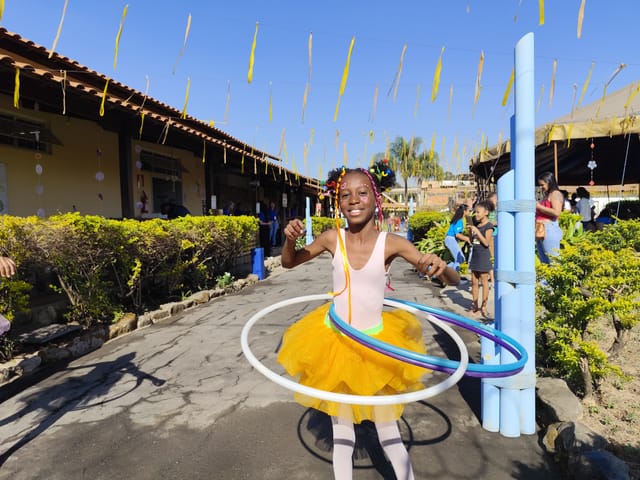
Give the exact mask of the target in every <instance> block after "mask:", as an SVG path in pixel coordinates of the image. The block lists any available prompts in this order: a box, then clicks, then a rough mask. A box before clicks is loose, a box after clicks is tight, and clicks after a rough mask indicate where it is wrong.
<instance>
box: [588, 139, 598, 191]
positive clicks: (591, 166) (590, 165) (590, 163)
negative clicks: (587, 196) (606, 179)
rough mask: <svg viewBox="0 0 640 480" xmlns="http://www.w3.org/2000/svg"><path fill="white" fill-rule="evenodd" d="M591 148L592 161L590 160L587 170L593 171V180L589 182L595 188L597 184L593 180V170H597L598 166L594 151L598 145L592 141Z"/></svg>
mask: <svg viewBox="0 0 640 480" xmlns="http://www.w3.org/2000/svg"><path fill="white" fill-rule="evenodd" d="M589 147H590V148H591V159H590V160H589V163H587V168H588V169H589V170H590V171H591V179H590V180H589V185H591V186H594V185H595V184H596V182H595V181H594V180H593V170H594V169H595V168H597V166H598V164H597V163H596V161H595V160H594V158H593V151H594V150H595V148H596V144H595V143H593V139H591V145H589Z"/></svg>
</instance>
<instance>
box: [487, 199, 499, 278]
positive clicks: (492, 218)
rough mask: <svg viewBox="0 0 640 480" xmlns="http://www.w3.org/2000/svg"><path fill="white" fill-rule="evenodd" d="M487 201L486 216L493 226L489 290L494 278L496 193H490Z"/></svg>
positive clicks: (496, 231) (496, 220)
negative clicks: (489, 207) (488, 206)
mask: <svg viewBox="0 0 640 480" xmlns="http://www.w3.org/2000/svg"><path fill="white" fill-rule="evenodd" d="M487 201H488V202H489V203H488V204H489V205H490V206H491V209H490V210H489V215H488V217H487V218H488V219H489V221H490V222H491V224H492V225H493V227H494V228H493V241H492V242H491V245H490V246H489V248H490V253H491V270H489V288H491V285H494V277H493V265H494V262H493V259H494V258H495V256H496V253H495V249H496V247H495V244H496V236H497V235H498V194H497V193H496V192H491V193H490V194H489V196H488V197H487Z"/></svg>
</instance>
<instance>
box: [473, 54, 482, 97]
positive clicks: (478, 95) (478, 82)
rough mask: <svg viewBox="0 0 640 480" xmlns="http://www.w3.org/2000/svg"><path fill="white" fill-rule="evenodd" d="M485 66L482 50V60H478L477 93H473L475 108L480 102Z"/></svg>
mask: <svg viewBox="0 0 640 480" xmlns="http://www.w3.org/2000/svg"><path fill="white" fill-rule="evenodd" d="M483 67H484V51H481V52H480V60H479V61H478V73H477V74H476V86H475V93H474V95H473V107H474V109H475V106H476V104H477V103H478V98H480V90H481V89H482V85H481V83H480V82H481V80H482V69H483Z"/></svg>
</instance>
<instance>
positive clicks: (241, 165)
mask: <svg viewBox="0 0 640 480" xmlns="http://www.w3.org/2000/svg"><path fill="white" fill-rule="evenodd" d="M240 173H241V174H242V175H244V150H243V151H242V159H241V160H240Z"/></svg>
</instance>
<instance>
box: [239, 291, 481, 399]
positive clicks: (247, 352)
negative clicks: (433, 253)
mask: <svg viewBox="0 0 640 480" xmlns="http://www.w3.org/2000/svg"><path fill="white" fill-rule="evenodd" d="M332 298H333V296H331V295H328V294H318V295H305V296H302V297H296V298H291V299H288V300H283V301H281V302H277V303H274V304H273V305H270V306H268V307H266V308H263V309H262V310H260V311H259V312H257V313H256V314H254V315H253V316H252V317H251V318H250V319H249V320H248V321H247V323H246V324H245V325H244V327H243V328H242V333H241V334H240V345H241V347H242V353H244V356H245V357H246V358H247V360H248V361H249V363H250V364H251V365H252V366H253V367H254V368H255V369H256V370H257V371H258V372H260V373H261V374H262V375H264V376H265V377H267V378H268V379H269V380H271V381H273V382H274V383H276V384H278V385H280V386H282V387H284V388H287V389H289V390H292V391H293V392H296V393H301V394H303V395H307V396H310V397H314V398H319V399H321V400H326V401H330V402H337V403H344V404H349V405H371V406H379V405H380V406H381V405H394V404H398V403H410V402H417V401H418V400H425V399H427V398H430V397H433V396H435V395H438V394H440V393H442V392H444V391H445V390H447V389H448V388H451V387H452V386H454V385H455V384H456V383H458V381H460V379H461V378H462V376H463V375H464V372H465V370H466V368H467V367H468V365H469V352H468V351H467V347H466V345H465V344H464V342H463V341H462V339H461V338H460V336H459V335H458V334H457V333H456V332H455V331H454V330H453V329H452V328H451V327H450V326H449V325H447V324H446V323H444V322H442V321H441V320H439V319H438V318H436V317H435V316H432V315H428V316H427V319H428V320H429V322H431V323H433V324H435V325H437V326H438V327H439V328H441V329H442V330H444V331H445V332H446V333H447V334H448V335H449V336H450V337H451V338H452V339H453V341H454V342H455V344H456V346H457V347H458V350H459V351H460V358H461V361H460V362H458V366H457V368H455V369H454V371H453V373H452V374H451V376H449V377H447V378H445V379H444V380H443V381H442V382H440V383H438V384H436V385H432V386H430V387H427V388H425V389H423V390H418V391H417V392H409V393H400V394H396V395H375V396H367V395H349V394H345V393H335V392H329V391H326V390H319V389H317V388H312V387H308V386H306V385H302V384H300V383H298V382H295V381H293V380H290V379H288V378H285V377H283V376H282V375H280V374H278V373H276V372H274V371H273V370H271V369H269V368H267V367H266V366H265V365H264V364H263V363H262V362H261V361H260V360H258V359H257V358H256V356H255V355H254V354H253V352H252V351H251V348H250V347H249V333H250V332H251V328H252V327H253V325H254V324H255V323H256V322H258V320H260V319H261V318H263V317H264V316H266V315H267V314H269V313H271V312H273V311H275V310H278V309H279V308H282V307H286V306H289V305H295V304H297V303H305V302H310V301H315V300H330V299H332ZM387 302H391V303H394V306H395V302H394V301H393V300H386V299H385V304H387ZM398 308H401V309H403V310H407V311H410V312H412V313H413V312H416V313H419V310H418V309H417V308H415V307H413V306H410V305H402V304H398Z"/></svg>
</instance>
